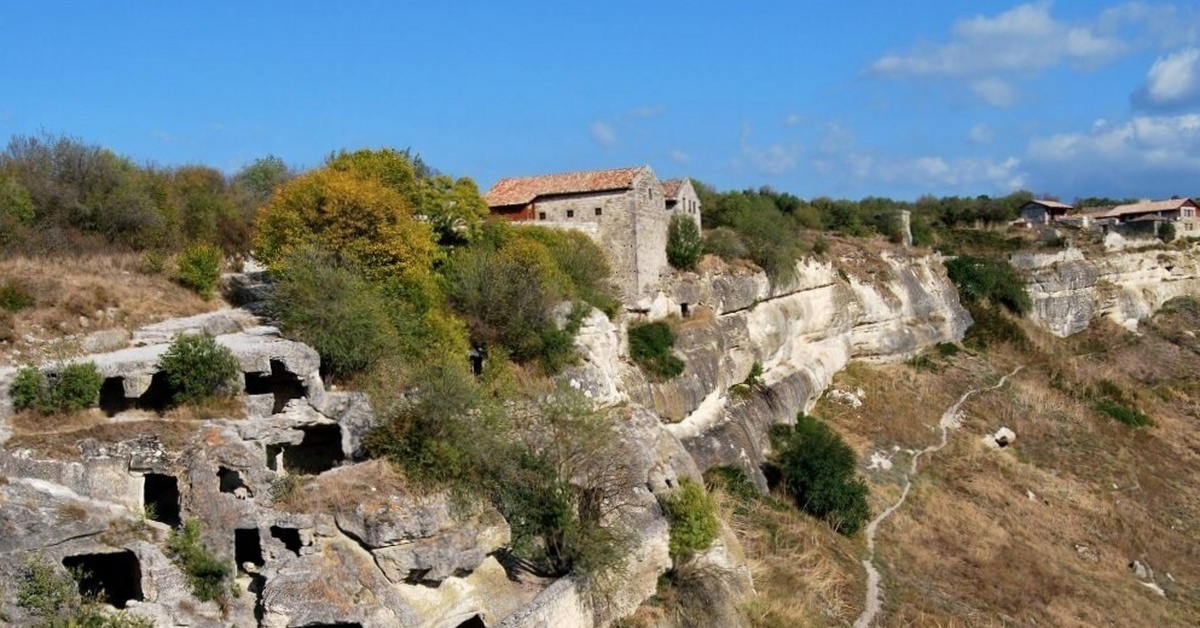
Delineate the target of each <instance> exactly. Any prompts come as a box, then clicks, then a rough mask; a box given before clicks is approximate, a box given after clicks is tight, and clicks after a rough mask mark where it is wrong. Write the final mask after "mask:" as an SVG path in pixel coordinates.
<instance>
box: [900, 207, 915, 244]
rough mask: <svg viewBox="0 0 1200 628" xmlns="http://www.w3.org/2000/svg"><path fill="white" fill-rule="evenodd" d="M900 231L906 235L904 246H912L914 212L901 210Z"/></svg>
mask: <svg viewBox="0 0 1200 628" xmlns="http://www.w3.org/2000/svg"><path fill="white" fill-rule="evenodd" d="M900 233H901V234H902V235H903V236H904V247H905V248H912V245H913V240H912V212H911V211H908V210H907V209H902V210H900Z"/></svg>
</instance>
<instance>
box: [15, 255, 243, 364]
mask: <svg viewBox="0 0 1200 628" xmlns="http://www.w3.org/2000/svg"><path fill="white" fill-rule="evenodd" d="M143 269H144V262H143V260H142V257H141V256H138V255H135V254H132V253H125V254H108V255H99V254H97V255H83V256H74V257H65V256H59V257H36V258H34V257H7V258H0V277H3V278H5V280H6V281H10V282H15V283H17V284H19V285H22V286H25V287H26V288H27V289H28V290H29V292H30V293H31V294H32V295H33V296H34V297H35V298H36V301H37V303H36V305H35V306H34V307H32V308H28V309H25V310H22V311H20V312H17V313H15V314H13V315H12V316H11V319H10V324H11V326H12V328H13V329H12V333H11V340H10V341H9V342H7V343H0V363H3V362H5V361H7V362H10V363H12V362H16V361H17V360H15V359H14V353H15V352H17V351H19V352H20V353H21V356H20V357H21V359H20V361H21V362H23V363H28V362H31V361H34V360H42V359H49V358H58V357H65V356H63V355H53V353H55V352H56V351H57V352H63V353H70V348H69V347H65V348H64V347H63V346H62V345H60V346H59V347H57V348H50V347H47V346H46V343H48V342H50V341H53V340H57V339H61V338H64V337H67V336H74V335H78V334H82V333H87V332H91V331H96V330H102V329H113V328H130V329H132V328H135V327H139V326H142V325H146V324H149V323H152V322H157V321H160V320H164V319H167V318H171V317H175V316H189V315H192V314H198V313H201V312H207V311H211V310H213V309H216V308H217V307H218V305H219V301H204V300H203V299H201V298H200V297H199V296H197V295H196V294H194V293H192V292H191V291H189V290H187V289H185V288H183V287H181V286H179V285H177V284H175V283H172V282H171V281H170V280H169V279H168V278H167V277H165V276H163V275H161V274H150V273H147V272H144V270H143ZM26 336H29V337H32V338H34V339H36V341H35V342H34V343H29V342H26V341H25V337H26Z"/></svg>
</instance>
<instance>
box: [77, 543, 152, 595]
mask: <svg viewBox="0 0 1200 628" xmlns="http://www.w3.org/2000/svg"><path fill="white" fill-rule="evenodd" d="M62 564H63V567H66V568H67V570H68V571H70V572H71V574H72V575H73V576H74V577H75V580H76V582H78V583H79V594H80V595H82V596H83V597H85V598H88V599H96V600H99V601H101V602H103V603H105V604H109V605H111V606H113V607H114V608H125V607H126V605H127V604H128V603H129V602H130V601H137V602H140V601H142V600H143V599H145V598H144V597H143V595H142V566H141V563H139V562H138V559H137V556H136V555H135V554H134V553H133V552H131V551H129V550H125V551H123V552H115V553H111V554H79V555H76V556H67V557H64V558H63V560H62Z"/></svg>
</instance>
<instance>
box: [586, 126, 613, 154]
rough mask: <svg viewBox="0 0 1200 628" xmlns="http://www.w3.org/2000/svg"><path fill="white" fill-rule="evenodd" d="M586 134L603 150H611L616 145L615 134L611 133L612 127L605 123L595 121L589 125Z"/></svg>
mask: <svg viewBox="0 0 1200 628" xmlns="http://www.w3.org/2000/svg"><path fill="white" fill-rule="evenodd" d="M588 133H590V134H591V136H592V140H594V141H595V142H596V143H597V144H599V145H601V146H603V147H605V148H611V147H613V146H616V144H617V134H616V132H615V131H613V128H612V125H611V124H609V123H607V122H602V121H600V120H597V121H595V122H593V123H591V124H589V125H588Z"/></svg>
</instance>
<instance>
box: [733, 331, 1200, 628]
mask: <svg viewBox="0 0 1200 628" xmlns="http://www.w3.org/2000/svg"><path fill="white" fill-rule="evenodd" d="M1197 328H1200V317H1196V316H1189V315H1160V316H1159V317H1158V318H1157V319H1156V320H1155V322H1154V323H1153V324H1152V325H1148V326H1146V327H1144V328H1143V331H1144V332H1145V333H1144V334H1143V335H1142V336H1134V335H1132V334H1129V333H1127V332H1125V331H1124V330H1121V329H1117V328H1114V327H1111V326H1106V325H1103V324H1097V325H1095V326H1093V329H1092V330H1089V331H1088V332H1085V333H1084V334H1080V335H1079V336H1077V337H1074V338H1071V339H1068V340H1059V339H1055V338H1050V337H1047V336H1044V335H1037V332H1036V330H1032V329H1031V330H1030V331H1031V333H1033V334H1034V335H1035V341H1036V344H1037V345H1039V349H1038V350H1036V351H1034V352H1032V353H1029V354H1018V353H1016V352H1012V351H1007V350H1001V351H997V352H993V353H991V354H987V355H976V356H970V355H965V354H960V355H958V356H955V357H952V358H938V360H939V361H940V362H941V363H942V366H943V368H942V370H941V371H940V372H933V371H928V370H923V371H917V370H914V369H913V368H911V367H910V366H907V365H889V366H863V365H856V366H854V367H852V368H851V369H849V370H847V371H846V372H844V373H843V374H841V375H840V376H839V378H838V381H837V382H836V383H835V386H838V387H841V388H843V389H850V390H853V389H855V388H857V387H862V388H863V389H864V390H865V392H866V399H865V404H864V405H863V407H861V408H851V407H848V406H845V405H840V404H837V403H836V402H831V401H823V402H822V403H821V404H819V405H818V408H817V409H816V412H815V414H817V416H820V417H822V418H825V419H827V420H830V421H831V422H832V423H833V424H834V425H835V426H836V428H837V429H838V431H839V432H841V433H842V434H843V435H844V436H845V437H846V438H847V440H848V441H849V442H850V443H851V444H852V445H854V446H855V448H856V449H857V450H858V451H859V453H860V455H861V456H862V459H863V461H864V462H865V461H866V460H868V459H869V458H870V455H871V453H872V452H875V451H892V449H893V447H894V446H898V447H900V449H901V451H899V452H897V453H895V455H894V457H893V463H894V467H893V469H892V470H890V471H882V470H869V471H868V470H864V474H865V476H866V477H867V478H868V480H869V482H870V484H871V487H872V507H873V509H874V510H875V512H879V511H881V510H882V509H883V508H886V506H887V505H889V504H890V503H892V501H893V500H894V499H895V497H896V496H897V495H898V494H899V491H900V489H901V488H902V485H903V470H904V469H906V468H907V466H908V461H909V454H907V453H906V452H905V451H904V450H906V449H919V448H922V447H924V446H926V445H929V444H931V443H933V442H935V441H936V438H937V434H936V432H935V431H934V429H933V426H935V425H936V423H937V420H938V417H939V416H940V414H941V412H942V411H943V410H944V409H945V408H946V407H948V406H949V405H951V404H952V403H953V402H954V400H955V399H956V398H957V397H958V396H959V395H960V394H961V393H962V392H964V391H966V390H968V389H970V388H975V387H978V386H980V385H985V384H990V383H992V382H994V381H995V380H996V379H997V378H998V377H999V376H1000V374H1002V373H1005V372H1008V371H1009V370H1011V369H1012V368H1013V366H1015V365H1017V364H1025V365H1026V368H1025V369H1024V370H1023V371H1022V372H1021V373H1020V374H1019V375H1018V376H1017V377H1016V378H1014V379H1013V380H1010V381H1011V385H1009V386H1006V387H1004V388H1002V389H999V390H997V391H994V392H989V393H984V394H980V395H977V396H975V397H973V398H972V399H970V400H969V401H968V402H967V403H966V404H965V405H964V407H963V409H964V411H965V420H964V423H963V426H962V427H961V428H960V429H958V430H956V431H954V432H952V433H951V437H950V443H949V445H948V446H947V447H946V448H945V449H944V450H942V451H940V452H938V453H937V454H934V455H933V456H931V457H927V458H924V459H922V467H921V470H920V471H919V473H918V477H917V478H916V480H915V481H914V485H913V491H912V493H911V494H910V495H909V498H908V501H907V502H906V503H905V505H904V506H903V507H902V508H901V509H900V510H899V511H898V512H897V513H896V514H895V515H894V516H893V517H892V518H890V519H889V520H887V521H886V522H884V523H883V525H882V526H881V528H880V533H879V539H878V543H879V556H878V558H877V563H878V564H879V565H880V567H881V571H882V572H883V577H884V583H883V584H884V596H885V597H884V613H883V614H882V615H881V617H880V619H879V621H878V622H877V623H876V625H880V626H992V625H995V626H1002V625H1034V623H1035V622H1036V625H1042V626H1046V625H1053V626H1104V625H1111V626H1135V625H1147V626H1149V625H1153V626H1193V625H1200V526H1197V525H1196V523H1195V522H1196V521H1197V520H1200V426H1198V425H1197V420H1198V419H1200V409H1198V408H1200V406H1198V404H1197V400H1198V399H1200V386H1198V384H1197V381H1196V377H1195V374H1196V373H1197V372H1200V343H1197V341H1196V339H1195V337H1194V336H1192V335H1190V333H1189V332H1193V331H1195V330H1196V329H1197ZM1053 372H1059V373H1064V374H1065V375H1066V379H1067V381H1069V382H1071V384H1070V385H1068V386H1064V387H1062V388H1064V389H1066V390H1071V389H1073V388H1077V387H1079V386H1083V385H1085V384H1088V383H1095V382H1096V381H1098V380H1100V379H1108V380H1111V381H1112V382H1114V383H1116V384H1117V385H1119V386H1120V387H1121V388H1122V389H1123V390H1125V391H1126V393H1127V395H1130V396H1131V397H1132V398H1133V403H1134V405H1136V406H1137V407H1139V408H1140V409H1141V410H1142V411H1144V412H1146V414H1148V415H1149V416H1150V417H1151V418H1152V419H1153V420H1154V421H1155V426H1154V427H1150V428H1143V429H1136V430H1135V429H1131V428H1128V427H1126V426H1124V425H1121V424H1119V423H1117V422H1115V421H1113V420H1112V419H1110V418H1109V417H1107V416H1105V415H1101V414H1098V413H1096V412H1095V411H1093V410H1092V409H1091V408H1090V407H1089V405H1088V404H1086V403H1084V402H1081V401H1079V400H1077V399H1075V398H1072V396H1070V395H1068V394H1066V393H1064V392H1063V390H1059V389H1055V388H1053V387H1051V386H1050V385H1049V383H1048V382H1049V381H1050V376H1051V373H1053ZM1002 426H1005V427H1009V428H1011V429H1013V430H1014V431H1015V432H1016V433H1017V441H1016V443H1015V444H1014V445H1013V446H1011V447H1008V448H1006V449H992V448H989V447H987V446H985V445H984V444H983V442H982V438H983V436H984V435H986V434H989V433H992V432H994V431H995V430H996V429H998V428H1000V427H1002ZM1030 494H1032V495H1033V497H1032V498H1031V497H1030ZM733 519H734V522H735V525H736V527H738V528H739V530H740V531H741V533H740V534H739V536H740V537H741V539H742V542H743V543H744V544H745V545H746V550H747V554H748V555H749V556H750V557H751V558H752V559H754V560H753V561H752V562H753V567H754V571H755V576H756V582H755V584H756V588H757V589H758V591H759V594H760V595H759V598H758V599H757V600H755V601H754V602H753V604H752V606H751V610H752V611H753V612H754V613H755V618H756V623H757V624H758V625H762V626H776V625H789V624H792V625H847V624H849V623H850V622H852V621H853V620H854V618H855V617H856V616H857V614H858V612H859V611H860V610H861V608H862V605H863V599H862V596H863V593H862V591H863V586H864V584H863V579H864V574H863V572H862V568H861V566H860V565H858V563H857V560H858V559H859V558H861V557H862V556H863V555H864V554H865V548H864V547H863V543H862V540H861V535H860V538H857V539H853V540H846V539H840V538H838V537H837V536H836V535H834V534H832V533H831V532H830V531H829V530H828V529H827V528H825V527H824V526H822V525H821V524H819V523H816V522H815V521H813V520H804V519H803V518H799V517H797V516H795V515H793V514H791V513H774V514H771V515H769V516H767V517H763V516H762V515H761V513H760V514H759V515H757V518H752V517H746V516H737V515H734V516H733ZM781 537H782V538H781ZM781 554H786V555H781ZM1134 559H1138V560H1141V561H1142V562H1144V563H1147V564H1148V565H1150V566H1151V567H1152V568H1153V569H1154V571H1155V576H1154V578H1155V582H1157V584H1158V585H1159V586H1161V587H1162V588H1163V590H1164V591H1165V593H1166V597H1165V598H1164V597H1161V596H1159V595H1158V594H1157V593H1155V592H1154V591H1152V590H1150V589H1148V588H1146V587H1144V586H1143V585H1141V584H1139V582H1138V581H1137V580H1136V579H1135V578H1134V576H1133V574H1132V573H1131V572H1130V570H1129V568H1128V564H1129V563H1130V561H1132V560H1134ZM1168 573H1169V574H1170V577H1168V575H1167V574H1168ZM1172 578H1173V579H1172Z"/></svg>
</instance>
